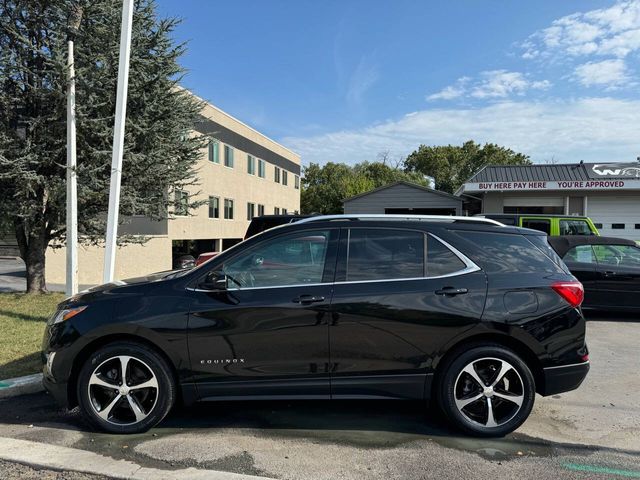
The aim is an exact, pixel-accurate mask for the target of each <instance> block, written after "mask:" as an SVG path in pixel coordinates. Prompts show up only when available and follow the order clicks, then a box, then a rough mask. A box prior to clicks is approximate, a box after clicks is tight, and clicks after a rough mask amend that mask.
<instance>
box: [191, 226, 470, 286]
mask: <svg viewBox="0 0 640 480" xmlns="http://www.w3.org/2000/svg"><path fill="white" fill-rule="evenodd" d="M349 233H350V232H349ZM427 235H431V236H432V237H433V238H434V239H435V240H437V241H438V242H440V243H442V244H443V245H444V246H445V247H447V248H448V249H449V250H451V252H453V254H454V255H455V256H456V257H458V258H459V259H460V261H462V263H464V264H465V268H463V269H462V270H457V271H455V272H451V273H447V274H446V275H436V276H433V277H427V276H423V277H405V278H381V279H375V280H344V281H339V282H320V283H298V284H293V285H272V286H271V285H270V286H265V287H245V288H229V289H227V290H226V291H229V292H240V291H247V290H264V289H269V288H297V287H319V286H323V285H349V284H357V283H382V282H409V281H415V280H438V279H441V278H452V277H457V276H461V275H467V274H469V273H475V272H479V271H481V270H482V269H481V268H480V267H479V266H478V265H476V264H475V263H474V262H473V261H472V260H470V259H469V257H467V256H466V255H465V254H463V253H462V252H460V250H458V249H457V248H455V247H454V246H452V245H451V244H449V243H447V242H446V241H444V240H442V239H441V238H440V237H438V236H437V235H433V234H432V233H427ZM348 238H349V237H348ZM348 248H349V243H348V242H347V252H348ZM347 258H348V255H347ZM187 290H189V291H192V292H208V293H211V292H214V291H215V290H204V289H199V288H193V287H189V288H187Z"/></svg>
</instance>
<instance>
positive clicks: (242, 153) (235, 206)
mask: <svg viewBox="0 0 640 480" xmlns="http://www.w3.org/2000/svg"><path fill="white" fill-rule="evenodd" d="M194 133H195V134H204V135H207V136H209V137H211V138H212V139H213V140H212V141H211V142H210V143H209V145H208V147H207V148H206V149H204V150H203V152H202V157H201V159H200V161H199V162H198V164H197V167H196V168H197V172H198V183H199V185H196V186H193V187H190V188H189V189H187V190H186V191H183V192H172V193H171V194H173V195H176V198H182V199H183V200H184V201H187V199H188V201H189V202H191V201H192V200H206V203H205V204H204V205H202V206H201V207H199V208H198V209H196V210H195V211H191V212H190V213H189V215H183V214H181V213H182V212H181V211H180V209H179V208H177V209H176V211H174V212H173V213H172V214H171V215H170V216H169V218H168V219H166V220H163V221H160V222H157V221H151V220H149V219H147V218H144V217H134V218H131V219H127V223H126V224H124V225H121V226H120V227H119V230H118V232H119V233H130V234H136V235H144V236H145V237H146V238H148V241H147V242H146V243H144V244H141V245H138V244H129V245H126V246H123V247H120V248H118V251H117V257H116V273H115V277H116V279H124V278H129V277H135V276H139V275H144V274H147V273H152V272H158V271H163V270H170V269H171V268H172V265H173V261H174V260H175V259H176V258H177V257H179V256H180V255H183V254H187V253H188V254H192V255H194V256H195V255H196V254H198V253H202V252H209V251H222V250H225V249H226V248H229V247H230V246H232V245H234V244H236V243H238V242H239V241H241V240H242V238H243V237H244V235H245V232H246V230H247V227H248V225H249V221H250V219H251V218H252V217H254V216H260V215H273V214H286V213H297V212H298V211H299V210H300V157H299V156H298V155H297V154H295V153H294V152H292V151H291V150H289V149H287V148H286V147H284V146H282V145H280V144H278V143H276V142H274V141H273V140H271V139H269V138H268V137H266V136H265V135H263V134H261V133H259V132H258V131H256V130H254V129H253V128H251V127H249V126H247V125H246V124H244V123H242V122H241V121H239V120H237V119H236V118H234V117H232V116H231V115H229V114H227V113H225V112H223V111H222V110H220V109H219V108H216V107H215V106H213V105H211V104H207V105H206V106H205V108H204V110H203V111H202V115H201V118H200V119H199V120H198V121H197V123H196V125H195V126H194ZM79 214H80V215H82V212H79ZM103 258H104V248H103V247H95V246H92V247H83V246H80V247H79V252H78V265H79V283H80V284H81V285H93V284H99V283H102V269H103ZM46 277H47V283H49V284H64V282H65V249H64V248H61V249H49V250H48V252H47V265H46Z"/></svg>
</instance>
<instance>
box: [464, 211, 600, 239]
mask: <svg viewBox="0 0 640 480" xmlns="http://www.w3.org/2000/svg"><path fill="white" fill-rule="evenodd" d="M477 216H478V217H484V218H490V219H492V220H496V221H498V222H500V223H504V224H505V225H515V226H517V227H525V228H532V229H534V230H540V231H541V232H545V233H546V234H547V235H551V236H553V237H557V236H559V235H600V233H599V232H598V229H597V228H596V226H595V225H594V224H593V222H592V221H591V219H590V218H589V217H578V216H573V215H544V214H542V215H528V214H510V213H483V214H480V215H477Z"/></svg>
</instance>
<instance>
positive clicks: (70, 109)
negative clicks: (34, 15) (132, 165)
mask: <svg viewBox="0 0 640 480" xmlns="http://www.w3.org/2000/svg"><path fill="white" fill-rule="evenodd" d="M81 20H82V8H81V7H78V6H74V7H73V9H72V11H71V15H70V16H69V31H68V37H67V46H68V54H67V75H68V81H67V229H66V235H67V272H66V273H67V278H66V288H65V290H66V294H67V296H68V297H70V296H72V295H75V294H76V293H78V181H77V176H76V76H75V75H76V74H75V67H74V59H73V42H74V40H75V37H76V35H77V33H78V29H79V28H80V21H81Z"/></svg>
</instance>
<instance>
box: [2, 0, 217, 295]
mask: <svg viewBox="0 0 640 480" xmlns="http://www.w3.org/2000/svg"><path fill="white" fill-rule="evenodd" d="M78 7H80V8H81V9H82V13H83V15H82V22H81V25H80V28H79V31H78V34H77V36H76V38H75V70H76V109H77V112H76V113H77V156H78V170H77V175H78V212H79V215H78V217H79V218H78V229H79V234H80V239H81V241H82V242H85V243H99V242H100V241H101V240H102V239H103V237H104V232H105V222H106V215H105V213H106V211H107V205H108V190H109V177H110V172H111V148H112V141H113V123H114V112H115V98H116V83H117V72H118V53H119V40H120V19H121V9H122V2H121V1H120V0H90V1H89V0H0V219H2V220H1V221H0V225H5V226H6V225H10V226H11V227H12V230H13V233H14V234H15V236H16V239H17V243H18V246H19V249H20V256H21V257H22V259H23V260H24V261H25V264H26V267H27V291H28V292H31V293H37V292H43V291H45V252H46V249H47V248H48V247H49V246H56V245H58V246H59V245H61V244H62V243H63V242H64V239H65V199H66V185H65V178H66V110H65V108H66V81H67V71H66V66H65V63H66V55H67V43H66V42H67V36H68V32H67V30H68V29H67V25H68V21H69V15H70V12H72V11H73V9H75V8H78ZM177 23H178V20H176V19H172V18H170V19H160V18H158V15H157V13H156V5H155V1H154V0H139V1H137V2H136V5H135V9H134V22H133V32H132V46H131V63H130V73H129V95H128V102H127V119H126V124H125V125H126V126H125V143H124V144H125V150H124V163H123V173H122V193H121V201H120V213H121V215H122V216H126V215H132V214H139V215H145V216H148V217H150V218H153V219H156V220H161V219H163V218H166V216H167V211H168V209H169V208H170V207H171V206H172V205H173V200H174V198H173V196H172V195H170V194H169V193H170V191H171V190H172V189H173V188H184V187H185V186H187V185H193V184H195V183H196V182H197V178H196V172H195V170H194V168H195V163H196V161H197V159H198V156H199V155H200V149H201V148H202V147H203V142H204V141H205V140H204V139H203V138H202V137H198V136H194V135H192V134H189V132H191V131H192V129H193V125H194V122H195V121H196V119H197V116H198V114H199V112H200V110H201V109H202V104H201V102H200V101H199V100H197V99H195V97H193V96H191V95H190V94H189V93H188V92H187V91H185V90H183V89H182V88H180V87H179V86H178V84H179V82H180V80H181V78H182V76H183V75H184V70H183V69H182V68H181V67H180V65H179V63H178V61H179V59H180V57H181V55H183V53H184V52H185V45H184V44H175V43H174V41H173V40H172V38H171V35H172V32H173V30H174V29H175V27H176V25H177ZM197 205H198V204H197V202H194V203H192V204H191V205H190V207H191V208H193V207H195V206H197ZM5 228H6V227H5ZM128 241H140V239H135V238H126V237H120V238H119V242H120V243H125V242H128Z"/></svg>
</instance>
